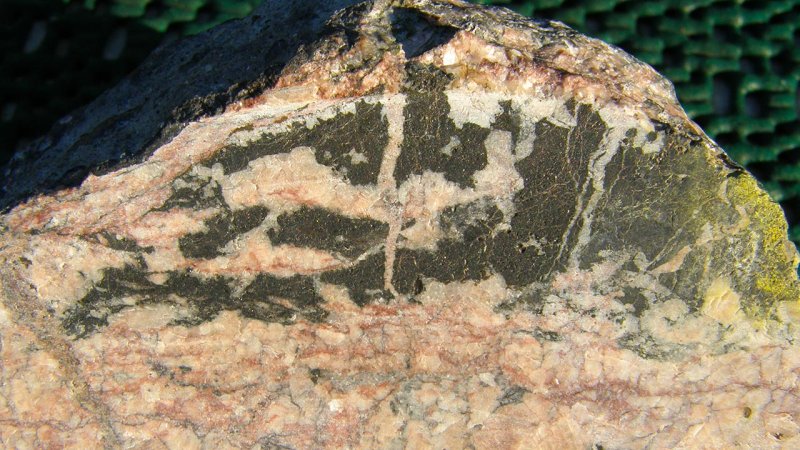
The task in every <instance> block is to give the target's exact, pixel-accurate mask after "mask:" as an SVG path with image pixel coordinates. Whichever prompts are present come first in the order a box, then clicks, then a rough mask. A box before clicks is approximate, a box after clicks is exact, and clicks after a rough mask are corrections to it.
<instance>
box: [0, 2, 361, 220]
mask: <svg viewBox="0 0 800 450" xmlns="http://www.w3.org/2000/svg"><path fill="white" fill-rule="evenodd" d="M357 1H358V0H334V1H322V0H319V1H305V2H296V1H291V0H266V1H265V2H264V3H262V4H261V6H260V7H259V8H257V9H256V10H255V11H254V12H253V14H251V15H250V16H248V17H245V18H244V19H240V20H235V21H231V22H228V23H225V24H223V25H221V26H218V27H216V28H213V29H211V30H209V31H208V32H205V33H202V34H199V35H196V36H192V37H188V38H185V39H182V40H180V41H177V42H174V43H171V44H167V45H165V46H162V47H159V48H157V49H156V50H155V51H153V53H152V54H151V55H150V56H149V57H148V58H147V59H146V60H145V62H144V63H143V64H142V65H141V66H140V67H139V68H138V69H136V71H134V72H133V73H132V74H131V75H129V76H128V77H127V78H125V79H123V80H122V81H121V82H120V83H119V84H118V85H117V86H116V87H114V88H113V89H111V90H109V91H107V92H105V93H104V94H102V95H101V96H100V97H98V98H97V99H96V100H94V101H93V102H92V103H90V104H89V105H87V106H85V107H84V108H81V109H79V110H78V111H75V112H73V113H72V114H70V115H69V116H66V117H65V118H63V119H62V120H60V121H59V123H58V124H57V125H55V126H54V127H53V128H52V129H51V131H50V132H49V134H47V135H46V136H44V137H42V138H40V139H38V140H36V141H34V142H33V143H31V144H30V145H28V146H27V147H25V148H23V149H21V150H20V152H19V153H18V154H17V155H16V157H15V158H14V159H13V160H12V161H10V162H9V163H8V164H7V165H6V166H5V167H3V168H2V169H0V174H2V182H0V211H5V210H7V209H9V208H12V207H14V206H16V205H18V204H19V203H21V202H23V201H25V200H27V199H29V198H31V197H33V196H36V195H39V194H43V193H48V192H53V191H55V190H58V189H61V188H64V187H70V186H77V185H80V184H81V183H82V182H83V180H85V179H86V177H87V176H88V175H89V174H90V173H94V174H102V173H107V172H110V171H115V170H118V169H120V168H122V167H125V166H128V165H131V164H135V163H137V162H140V161H142V160H144V159H146V158H147V157H148V156H150V155H151V154H152V152H153V151H154V150H155V149H157V148H158V147H159V146H161V145H163V144H164V143H166V142H169V141H170V140H171V139H172V138H173V137H174V136H176V135H177V134H178V132H180V130H181V129H183V127H184V126H185V125H186V123H188V122H190V121H194V120H197V119H199V118H201V117H204V116H208V115H213V114H216V113H218V112H220V111H221V110H222V109H223V108H224V107H225V106H226V105H228V104H230V103H232V102H235V101H237V100H241V99H245V98H249V97H253V96H256V95H258V94H259V93H261V92H263V91H264V90H266V89H268V88H270V87H271V86H272V85H273V83H274V82H275V80H276V78H277V77H278V75H279V74H280V73H281V70H282V69H283V68H284V66H285V65H286V63H287V62H288V61H289V60H290V59H291V58H292V57H293V56H294V55H295V54H296V52H297V51H298V49H300V48H301V47H302V46H305V45H308V44H310V43H312V42H313V41H315V40H316V39H317V38H318V37H319V36H320V33H321V32H323V30H325V27H326V20H327V19H328V18H329V17H330V16H331V13H332V12H333V11H335V10H338V9H341V8H344V7H346V6H349V5H352V4H354V3H357Z"/></svg>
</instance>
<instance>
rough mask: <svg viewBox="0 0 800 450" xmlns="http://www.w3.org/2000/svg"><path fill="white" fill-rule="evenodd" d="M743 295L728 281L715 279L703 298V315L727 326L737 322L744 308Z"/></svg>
mask: <svg viewBox="0 0 800 450" xmlns="http://www.w3.org/2000/svg"><path fill="white" fill-rule="evenodd" d="M741 298H742V296H741V295H739V294H737V293H736V292H734V290H733V289H731V285H730V283H729V282H728V280H726V279H724V278H717V279H715V280H714V281H713V282H712V283H711V285H710V286H709V287H708V289H707V290H706V295H705V296H704V298H703V308H702V311H703V314H705V315H707V316H708V317H711V318H712V319H714V320H716V321H717V322H720V323H722V324H725V325H730V324H732V323H733V322H736V321H737V319H738V316H739V311H741V309H742V307H741V304H740V303H739V300H740V299H741Z"/></svg>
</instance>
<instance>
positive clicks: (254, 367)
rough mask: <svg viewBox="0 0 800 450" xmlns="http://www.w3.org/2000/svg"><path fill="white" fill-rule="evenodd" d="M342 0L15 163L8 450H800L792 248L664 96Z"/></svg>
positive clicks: (468, 29)
mask: <svg viewBox="0 0 800 450" xmlns="http://www.w3.org/2000/svg"><path fill="white" fill-rule="evenodd" d="M288 3H291V2H288ZM309 3H313V2H309ZM320 3H325V4H326V5H329V6H326V7H324V8H319V9H317V11H318V14H316V15H314V16H311V17H306V16H304V15H303V12H304V11H306V9H308V8H310V7H311V6H308V5H305V6H292V7H291V8H289V9H288V10H287V11H286V12H283V10H280V11H282V12H280V13H276V14H277V15H276V16H275V17H274V18H272V19H269V20H268V19H265V15H267V14H272V13H273V10H271V9H269V8H273V9H274V8H279V7H280V5H281V2H279V1H271V2H267V3H266V6H264V7H263V8H262V9H260V10H259V12H257V13H256V15H255V16H253V17H252V18H248V19H244V20H242V21H238V22H234V23H232V24H229V25H226V26H225V27H223V28H222V29H220V30H217V31H212V32H211V33H209V34H207V35H204V36H200V37H198V38H195V39H192V40H189V41H186V42H184V43H183V44H178V45H176V46H175V47H172V48H168V49H162V50H160V51H159V52H157V53H156V54H155V55H154V56H153V58H152V59H151V60H150V61H149V62H148V63H146V65H145V68H143V69H142V71H140V72H139V73H138V74H135V75H134V76H132V77H131V78H129V79H128V80H126V81H125V82H123V84H122V85H120V86H119V87H117V88H115V89H114V90H112V91H110V92H109V93H107V94H106V95H105V96H104V97H103V98H101V99H99V100H98V101H97V102H96V103H95V104H93V105H90V106H89V107H88V108H87V109H86V110H84V112H83V113H78V114H76V115H75V116H74V117H73V119H72V121H71V122H70V123H69V124H66V125H65V128H63V129H59V130H54V132H53V134H51V135H50V136H49V137H47V138H44V139H43V140H42V141H39V143H38V144H35V145H34V147H32V148H31V149H30V150H29V151H28V153H26V154H25V155H26V156H24V157H22V158H20V159H18V160H16V161H15V162H13V163H12V165H11V166H10V167H9V168H8V171H7V173H8V174H9V176H10V178H9V182H7V184H6V185H5V187H4V193H3V197H2V201H3V203H2V205H3V206H6V207H9V209H8V210H7V211H6V212H5V213H4V214H3V215H2V216H0V233H2V234H1V235H0V236H2V240H1V241H0V242H2V243H1V244H0V263H2V268H1V269H0V275H2V278H0V281H1V282H2V288H3V289H2V290H0V300H1V302H0V352H1V353H2V366H0V369H2V370H0V419H2V420H0V440H2V442H3V445H5V446H7V447H19V446H37V445H39V446H42V445H44V446H52V447H56V446H67V445H70V446H77V447H96V446H99V445H106V446H126V447H128V446H143V447H148V446H159V445H166V446H173V447H180V448H206V447H207V448H217V447H232V448H253V447H254V446H258V445H261V446H262V447H270V448H400V447H403V448H405V447H408V448H469V447H472V448H527V447H537V448H538V447H542V446H546V445H551V446H555V447H559V448H591V447H592V446H594V447H595V448H599V447H602V448H670V447H675V448H697V447H703V448H729V447H733V446H742V447H751V448H780V447H782V446H784V447H795V446H798V445H800V437H798V436H799V433H800V406H798V403H797V402H796V401H795V399H796V398H797V396H798V394H800V392H798V389H799V388H798V383H797V377H798V374H800V351H799V349H798V347H797V344H796V337H797V334H798V329H797V323H798V321H799V320H800V304H799V303H798V301H800V284H798V280H797V275H796V272H795V268H796V265H797V262H798V256H797V252H796V250H795V249H794V247H793V246H792V245H791V244H790V243H789V241H788V240H787V239H786V222H785V220H784V218H783V215H782V212H781V210H780V208H779V207H778V206H777V205H776V204H775V203H773V202H771V201H770V200H769V198H768V197H767V194H766V193H765V192H764V191H763V190H762V189H761V188H760V187H759V186H758V184H757V183H756V181H755V180H754V179H753V178H752V177H751V176H750V175H749V174H748V173H746V172H745V171H744V170H743V169H742V168H741V167H739V166H737V165H736V164H734V163H732V162H731V161H730V160H729V159H728V158H727V156H726V155H725V153H724V152H723V151H722V150H721V149H720V148H718V147H717V146H716V144H714V143H713V142H712V141H711V140H710V139H708V137H706V136H705V134H703V133H702V131H701V130H699V129H698V128H697V127H696V125H694V124H693V123H692V122H691V121H689V120H688V119H687V117H686V116H685V114H684V113H683V111H682V110H681V109H680V106H679V105H678V104H677V100H676V99H675V96H674V93H673V91H672V88H671V86H670V85H669V83H668V82H666V81H665V80H664V79H663V78H661V77H660V76H659V75H657V74H656V73H655V72H653V71H652V69H651V68H649V67H648V66H646V65H644V64H642V63H640V62H638V61H636V60H634V59H632V58H631V57H630V56H628V55H626V54H624V53H622V52H621V51H620V50H618V49H615V48H611V47H609V46H607V45H605V44H603V43H601V42H599V41H596V40H593V39H590V38H587V37H584V36H581V35H580V34H578V33H576V32H574V31H573V30H570V29H568V28H567V27H565V26H563V25H562V24H559V23H555V22H546V21H532V20H529V19H526V18H523V17H521V16H518V15H516V14H513V13H511V12H509V11H508V10H504V9H498V8H484V7H479V6H475V5H470V4H464V3H460V2H456V1H446V0H405V1H404V0H395V1H372V2H364V3H359V4H355V5H352V6H349V7H347V8H345V9H341V10H339V11H336V12H333V11H334V9H338V8H342V7H345V6H347V5H350V4H352V3H353V2H347V1H340V2H327V3H326V2H320ZM275 11H278V10H277V9H276V10H275ZM305 25H308V27H307V28H303V27H304V26H305ZM300 29H305V30H307V31H304V32H303V33H301V35H297V34H293V33H292V31H291V30H300ZM229 36H235V37H229ZM259 45H262V46H266V47H268V49H267V50H264V49H263V48H257V47H259ZM270 49H271V50H270ZM264 52H266V53H264ZM191 55H200V56H197V57H196V58H191V57H190V56H191ZM176 61H182V62H180V63H179V64H181V67H182V70H185V71H186V73H187V74H192V75H191V78H187V79H185V80H181V79H179V78H174V77H173V79H169V78H163V77H162V76H161V75H158V74H157V73H156V72H152V70H154V68H159V67H162V68H166V67H171V66H170V65H174V64H178V63H176ZM208 65H210V66H211V67H212V69H211V70H210V71H208V72H209V74H208V75H196V74H200V73H205V72H203V70H205V69H204V67H206V66H208ZM215 67H216V69H214V68H215ZM223 67H224V69H223ZM187 83H189V84H191V83H195V84H196V86H195V87H194V88H192V89H188V88H186V85H187ZM173 84H174V85H175V87H173V86H172V85H173ZM158 92H162V93H163V92H170V95H167V96H164V97H163V98H159V99H156V100H154V99H152V98H150V96H151V95H155V94H154V93H158ZM126 97H130V100H129V101H128V102H121V101H120V102H118V104H115V102H117V100H119V99H121V98H126ZM115 99H116V100H115ZM176 108H177V109H176ZM167 111H169V112H167ZM112 143H113V144H112ZM112 147H113V150H112ZM114 152H117V153H119V154H117V153H114ZM120 152H121V153H120ZM120 154H124V155H128V156H126V157H124V158H122V157H120ZM39 167H40V168H41V169H40V170H39V169H36V170H34V169H32V168H39ZM27 173H33V174H34V175H32V176H31V177H28V178H26V177H24V176H22V174H27ZM68 174H73V175H74V177H73V178H71V179H72V181H71V182H70V183H66V184H70V185H71V187H64V188H61V187H59V185H60V184H61V185H63V184H65V183H64V182H63V179H64V177H65V176H67V175H68ZM59 180H60V181H59Z"/></svg>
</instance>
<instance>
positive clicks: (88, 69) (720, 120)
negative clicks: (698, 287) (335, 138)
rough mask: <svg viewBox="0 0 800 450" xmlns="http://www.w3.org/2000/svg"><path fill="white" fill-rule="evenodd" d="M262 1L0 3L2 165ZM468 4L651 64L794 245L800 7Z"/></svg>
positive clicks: (620, 0) (799, 0)
mask: <svg viewBox="0 0 800 450" xmlns="http://www.w3.org/2000/svg"><path fill="white" fill-rule="evenodd" d="M260 1H261V0H0V35H1V36H0V46H2V53H1V54H0V57H2V64H0V77H2V82H0V142H2V148H1V149H0V164H3V163H5V162H6V161H7V160H8V158H9V157H10V156H11V154H12V151H13V149H14V148H15V147H17V146H18V145H20V144H22V143H24V142H26V141H29V140H31V139H33V138H35V137H36V136H39V135H41V134H43V133H45V132H47V130H48V129H49V128H50V126H52V124H53V123H54V122H55V121H56V120H58V118H59V117H61V116H63V115H65V114H67V113H69V112H70V111H71V110H73V109H75V108H77V107H80V106H81V105H84V104H86V103H88V102H90V101H91V100H92V99H93V98H95V97H96V96H97V95H98V94H99V93H101V92H102V91H104V90H106V89H108V88H110V87H111V86H113V85H114V84H115V83H116V82H117V81H119V80H120V79H121V78H122V77H124V76H125V75H126V74H128V73H129V72H130V71H131V70H133V69H134V68H135V67H136V66H137V65H138V64H139V63H140V62H141V61H142V60H143V59H144V58H145V57H146V56H147V55H148V54H149V53H150V51H152V50H153V49H154V48H155V47H156V46H157V45H158V44H159V43H162V42H165V41H170V40H174V39H177V38H178V37H179V36H181V35H187V34H193V33H198V32H201V31H203V30H206V29H208V28H210V27H212V26H214V25H216V24H218V23H221V22H224V21H226V20H229V19H232V18H238V17H243V16H245V15H247V14H248V13H249V12H250V11H252V10H253V8H255V7H256V6H257V5H258V4H259V3H260ZM298 1H299V0H298ZM474 1H475V2H477V3H483V4H491V5H501V6H506V7H509V8H511V9H514V10H516V11H518V12H520V13H522V14H524V15H528V16H535V17H539V18H550V19H557V20H560V21H563V22H565V23H566V24H568V25H570V26H572V27H574V28H576V29H578V30H579V31H582V32H584V33H586V34H588V35H591V36H594V37H598V38H600V39H603V40H605V41H607V42H609V43H612V44H615V45H618V46H620V47H622V48H623V49H625V50H627V51H628V52H629V53H631V54H633V55H635V56H637V57H638V58H640V59H642V60H644V61H645V62H647V63H649V64H651V65H653V66H654V67H655V68H656V69H657V70H659V71H660V72H661V73H662V74H664V75H665V76H666V77H667V78H669V79H670V80H671V81H672V82H673V83H674V84H675V87H676V90H677V93H678V97H679V99H680V100H681V103H682V104H683V106H684V108H685V109H686V111H687V112H688V113H689V115H690V116H691V117H692V118H693V119H694V120H695V121H697V122H698V123H699V124H700V125H701V126H702V127H703V128H704V129H705V130H706V131H707V132H708V134H709V135H711V136H712V137H713V138H714V139H715V140H716V141H717V142H718V143H719V144H720V145H721V146H722V147H723V148H725V149H726V150H727V151H728V153H729V154H730V155H731V156H732V157H733V158H734V159H735V160H736V161H738V162H739V163H741V164H743V165H745V166H746V167H747V168H748V169H749V170H750V171H751V172H753V173H754V174H755V175H756V177H758V178H759V179H760V180H761V182H762V183H763V184H764V186H765V187H766V188H767V190H768V191H769V192H770V194H771V195H772V196H773V198H774V199H775V200H777V201H779V202H780V203H781V205H782V206H783V207H784V210H785V211H786V214H787V219H788V220H789V223H790V226H791V229H790V237H791V238H792V239H793V240H794V241H795V242H796V243H798V242H800V120H798V110H800V97H799V96H798V80H800V0H785V1H781V0H768V1H767V0H691V1H690V0H663V1H649V0H583V1H581V0H528V1H514V0H474Z"/></svg>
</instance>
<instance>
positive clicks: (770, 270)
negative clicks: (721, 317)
mask: <svg viewBox="0 0 800 450" xmlns="http://www.w3.org/2000/svg"><path fill="white" fill-rule="evenodd" d="M729 181H730V182H729V184H728V198H729V199H730V200H731V201H732V203H733V204H735V205H737V210H738V211H739V213H740V214H741V213H742V212H743V211H742V210H740V209H739V207H743V208H744V212H746V214H748V215H749V218H750V219H749V221H750V225H749V228H750V229H751V230H753V231H755V232H756V234H759V235H760V236H759V238H758V240H759V242H758V246H759V247H760V249H761V250H760V253H761V255H760V257H759V260H760V261H761V264H760V267H759V268H758V275H756V276H755V287H756V288H757V289H758V290H760V291H761V292H763V293H764V294H765V295H764V296H763V297H762V296H759V297H760V298H758V299H757V301H756V302H755V303H751V304H748V305H745V310H746V312H747V314H748V315H749V316H751V317H753V318H758V319H762V320H763V319H769V317H770V316H772V315H773V314H774V313H775V312H776V309H777V308H778V306H779V305H784V303H785V304H788V305H790V309H794V308H800V283H798V279H797V272H796V267H797V264H798V253H797V251H796V250H795V248H794V245H793V244H792V243H791V242H790V241H789V240H788V233H787V229H788V227H787V224H786V219H785V218H784V215H783V211H782V210H781V208H780V206H778V204H777V203H775V202H774V201H772V199H770V198H769V195H768V194H767V193H766V191H764V190H763V189H762V188H761V187H759V186H758V183H757V182H756V180H755V179H754V178H753V177H752V176H749V175H740V176H737V177H735V178H730V179H729ZM781 307H784V306H781Z"/></svg>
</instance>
